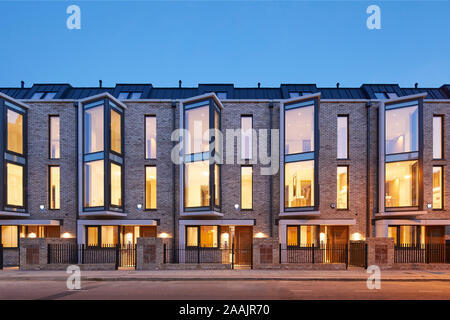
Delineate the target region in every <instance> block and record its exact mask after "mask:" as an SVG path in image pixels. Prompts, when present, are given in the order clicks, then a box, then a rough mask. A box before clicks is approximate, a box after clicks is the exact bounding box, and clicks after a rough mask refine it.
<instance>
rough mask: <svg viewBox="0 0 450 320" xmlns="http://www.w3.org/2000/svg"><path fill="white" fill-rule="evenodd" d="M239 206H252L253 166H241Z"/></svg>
mask: <svg viewBox="0 0 450 320" xmlns="http://www.w3.org/2000/svg"><path fill="white" fill-rule="evenodd" d="M241 208H242V209H244V210H245V209H252V208H253V168H252V167H250V166H242V167H241Z"/></svg>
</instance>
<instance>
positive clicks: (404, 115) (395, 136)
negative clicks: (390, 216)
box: [384, 100, 422, 209]
mask: <svg viewBox="0 0 450 320" xmlns="http://www.w3.org/2000/svg"><path fill="white" fill-rule="evenodd" d="M421 110H422V105H421V101H417V100H414V101H406V102H400V103H398V102H397V103H393V104H389V103H386V105H385V187H384V189H385V190H384V191H385V208H387V209H391V208H409V207H414V208H418V207H420V203H421V200H420V199H421V196H422V195H421V184H420V181H421V178H420V177H421V162H420V158H421V156H420V153H421V150H419V144H420V143H421V142H420V141H421V135H422V133H421V132H420V131H419V123H420V122H421V121H422V116H421Z"/></svg>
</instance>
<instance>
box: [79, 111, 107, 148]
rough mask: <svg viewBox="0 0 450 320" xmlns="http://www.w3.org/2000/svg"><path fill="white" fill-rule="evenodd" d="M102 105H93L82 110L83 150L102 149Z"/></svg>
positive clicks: (103, 137)
mask: <svg viewBox="0 0 450 320" xmlns="http://www.w3.org/2000/svg"><path fill="white" fill-rule="evenodd" d="M103 111H104V106H103V104H101V105H98V106H94V107H92V108H89V109H86V110H85V111H84V152H85V153H94V152H99V151H103V149H104V140H105V136H104V112H103Z"/></svg>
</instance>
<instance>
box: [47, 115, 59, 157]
mask: <svg viewBox="0 0 450 320" xmlns="http://www.w3.org/2000/svg"><path fill="white" fill-rule="evenodd" d="M49 122H50V125H49V126H50V130H49V131H50V139H49V142H50V147H49V151H50V154H49V156H50V159H59V157H60V146H59V145H60V133H59V130H60V128H59V116H50V117H49Z"/></svg>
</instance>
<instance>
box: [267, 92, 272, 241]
mask: <svg viewBox="0 0 450 320" xmlns="http://www.w3.org/2000/svg"><path fill="white" fill-rule="evenodd" d="M269 113H270V116H269V135H268V136H269V154H270V157H271V158H272V127H273V101H270V103H269ZM272 189H273V175H269V199H270V200H269V219H270V220H269V234H270V237H271V238H273V212H272V211H273V208H272V207H273V190H272Z"/></svg>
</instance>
